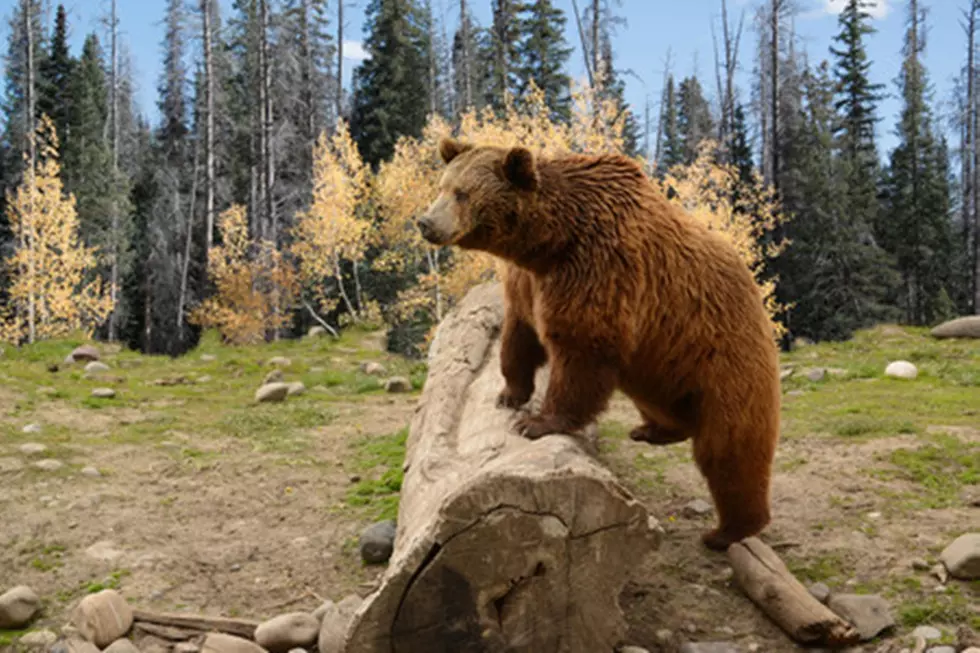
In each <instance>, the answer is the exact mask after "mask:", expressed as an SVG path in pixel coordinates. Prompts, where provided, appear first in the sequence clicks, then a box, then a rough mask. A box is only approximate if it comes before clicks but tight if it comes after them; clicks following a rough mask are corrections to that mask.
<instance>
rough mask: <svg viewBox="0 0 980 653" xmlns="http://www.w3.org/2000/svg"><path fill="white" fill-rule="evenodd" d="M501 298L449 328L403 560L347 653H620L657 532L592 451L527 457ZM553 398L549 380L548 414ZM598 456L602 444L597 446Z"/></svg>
mask: <svg viewBox="0 0 980 653" xmlns="http://www.w3.org/2000/svg"><path fill="white" fill-rule="evenodd" d="M503 313H504V308H503V295H502V288H501V287H500V286H499V285H498V284H486V285H483V286H479V287H477V288H475V289H474V290H472V291H471V292H470V293H469V294H468V295H467V296H466V297H465V298H464V300H463V301H462V302H461V304H460V306H459V307H458V308H457V310H456V311H454V312H453V313H452V314H451V315H449V316H448V317H447V318H446V319H445V320H444V321H443V323H442V324H441V325H440V326H439V328H438V330H437V332H436V336H435V338H434V340H433V342H432V346H431V348H430V353H429V375H428V380H427V382H426V384H425V388H424V389H423V392H422V397H421V399H420V402H419V406H418V408H417V410H416V414H415V416H414V418H413V420H412V424H411V427H410V432H409V437H408V443H407V452H406V458H405V479H404V482H403V484H402V490H401V504H400V507H399V512H398V529H397V535H396V539H395V546H394V552H393V554H392V557H391V559H390V560H389V563H388V569H387V570H386V572H385V574H384V577H383V579H382V582H381V585H380V587H379V588H378V590H376V591H375V592H374V593H373V594H372V595H371V596H369V597H368V598H367V599H366V600H365V602H364V603H363V604H362V606H361V607H360V609H359V610H358V611H357V613H356V614H355V615H354V617H353V619H352V622H351V625H350V628H349V630H348V633H347V648H346V653H381V652H382V651H383V652H384V653H395V652H397V653H440V652H445V653H450V652H452V653H477V652H484V651H486V652H488V653H489V652H497V651H508V652H509V653H519V652H524V651H526V652H528V653H532V652H533V653H552V652H554V653H558V652H561V653H573V652H574V653H578V652H581V653H607V652H608V653H611V652H612V651H613V649H614V647H616V646H617V645H619V644H620V643H622V638H623V636H624V635H625V630H626V626H625V620H624V618H623V614H622V611H621V609H620V607H619V603H618V599H619V594H620V592H621V590H622V588H623V586H624V584H625V583H626V581H627V580H628V576H629V573H630V571H631V570H632V569H634V568H636V567H638V566H639V565H640V564H641V563H642V562H643V560H644V558H645V556H646V555H647V554H649V553H650V552H651V551H653V550H654V549H656V548H657V546H659V538H658V535H657V533H658V532H659V529H657V528H656V521H655V520H653V519H651V518H650V517H649V516H648V514H647V511H646V509H645V508H644V506H643V505H642V504H641V503H640V502H638V501H637V500H636V499H635V498H634V497H633V496H631V495H630V493H629V492H627V491H626V489H625V488H624V487H623V486H622V485H621V484H620V483H619V482H617V480H616V479H615V478H614V477H613V475H612V474H611V473H610V472H609V471H608V470H606V469H605V468H603V467H602V466H601V465H600V464H599V463H598V462H597V461H596V460H595V458H594V457H593V456H592V455H591V453H590V450H591V449H592V448H593V447H590V446H586V442H583V439H582V438H576V437H570V436H567V435H553V436H546V437H544V438H541V439H540V440H537V441H530V440H527V439H524V438H521V437H520V436H518V435H516V434H515V432H514V431H513V429H512V424H513V417H514V413H513V411H510V410H507V409H503V408H497V407H496V398H497V394H498V393H499V392H500V390H501V389H502V388H503V384H504V381H503V377H502V375H501V372H500V360H499V357H500V342H499V333H500V327H501V324H502V319H503ZM546 383H547V370H546V369H543V370H541V372H540V374H539V377H538V383H537V392H536V393H535V398H533V399H532V405H537V403H538V402H540V400H541V397H542V395H543V390H544V387H545V385H546ZM591 438H592V439H593V441H594V438H595V430H594V429H593V430H592V431H591Z"/></svg>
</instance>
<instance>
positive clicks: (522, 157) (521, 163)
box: [504, 147, 538, 191]
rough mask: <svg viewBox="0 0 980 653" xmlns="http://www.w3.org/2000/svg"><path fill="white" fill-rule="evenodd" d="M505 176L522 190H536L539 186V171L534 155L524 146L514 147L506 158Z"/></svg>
mask: <svg viewBox="0 0 980 653" xmlns="http://www.w3.org/2000/svg"><path fill="white" fill-rule="evenodd" d="M504 178H505V179H506V180H507V181H509V182H510V183H512V184H514V185H515V186H517V187H518V188H520V189H521V190H529V191H530V190H535V189H537V187H538V171H537V168H536V167H535V164H534V155H533V154H531V152H530V150H528V149H527V148H523V147H513V148H511V150H510V152H508V153H507V156H506V157H505V158H504Z"/></svg>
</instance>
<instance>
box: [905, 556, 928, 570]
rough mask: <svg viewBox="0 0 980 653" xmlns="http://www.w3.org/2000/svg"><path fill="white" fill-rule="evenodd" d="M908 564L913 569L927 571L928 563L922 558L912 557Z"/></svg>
mask: <svg viewBox="0 0 980 653" xmlns="http://www.w3.org/2000/svg"><path fill="white" fill-rule="evenodd" d="M909 565H910V566H911V567H912V569H914V570H915V571H929V563H928V561H926V560H924V559H923V558H913V559H912V561H911V562H910V563H909Z"/></svg>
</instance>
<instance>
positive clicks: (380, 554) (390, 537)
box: [361, 519, 396, 565]
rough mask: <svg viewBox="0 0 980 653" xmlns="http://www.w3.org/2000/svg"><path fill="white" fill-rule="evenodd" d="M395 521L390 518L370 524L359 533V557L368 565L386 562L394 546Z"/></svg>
mask: <svg viewBox="0 0 980 653" xmlns="http://www.w3.org/2000/svg"><path fill="white" fill-rule="evenodd" d="M395 531H396V527H395V522H393V521H392V520H390V519H386V520H384V521H380V522H378V523H376V524H372V525H371V526H368V527H367V528H366V529H364V532H363V533H361V559H362V560H364V562H366V563H367V564H369V565H375V564H381V563H384V562H388V558H390V557H391V551H392V549H393V548H394V546H395Z"/></svg>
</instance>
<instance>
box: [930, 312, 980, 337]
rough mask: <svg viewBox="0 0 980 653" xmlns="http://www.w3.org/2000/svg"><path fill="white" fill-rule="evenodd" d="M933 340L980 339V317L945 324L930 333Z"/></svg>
mask: <svg viewBox="0 0 980 653" xmlns="http://www.w3.org/2000/svg"><path fill="white" fill-rule="evenodd" d="M929 333H930V334H931V335H932V337H933V338H980V315H967V316H966V317H958V318H956V319H955V320H950V321H949V322H943V323H942V324H940V325H939V326H937V327H935V328H933V329H932V331H930V332H929Z"/></svg>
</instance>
